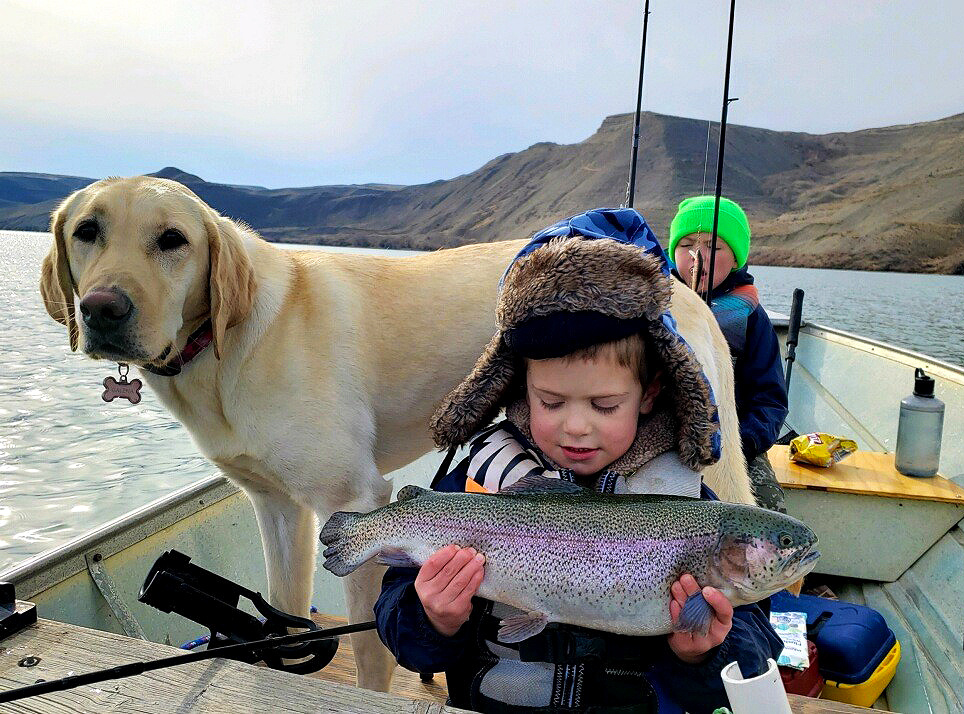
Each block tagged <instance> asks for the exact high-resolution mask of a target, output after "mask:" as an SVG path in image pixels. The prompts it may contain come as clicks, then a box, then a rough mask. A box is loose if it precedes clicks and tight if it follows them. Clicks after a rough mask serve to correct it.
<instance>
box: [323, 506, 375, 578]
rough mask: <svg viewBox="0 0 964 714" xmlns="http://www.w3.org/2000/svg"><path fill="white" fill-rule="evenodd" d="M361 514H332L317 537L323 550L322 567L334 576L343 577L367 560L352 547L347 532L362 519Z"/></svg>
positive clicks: (340, 512)
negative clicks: (323, 559)
mask: <svg viewBox="0 0 964 714" xmlns="http://www.w3.org/2000/svg"><path fill="white" fill-rule="evenodd" d="M362 515H363V514H361V513H352V512H349V511H338V512H337V513H333V514H332V515H331V518H329V519H328V522H327V523H325V525H324V527H323V528H322V529H321V534H320V535H319V536H318V538H319V540H321V542H322V543H323V544H324V545H326V546H328V547H327V548H325V552H324V553H323V555H324V556H325V562H324V567H325V570H328V571H330V572H332V573H334V574H335V575H338V576H344V575H348V573H350V572H352V571H353V570H355V568H357V567H359V566H360V565H361V564H362V563H364V562H365V561H366V560H368V558H365V557H363V553H362V552H360V551H359V550H358V548H356V547H352V544H351V539H350V538H349V534H348V532H347V531H348V530H349V529H351V527H352V526H353V525H355V523H357V522H358V520H359V519H360V518H361V517H362Z"/></svg>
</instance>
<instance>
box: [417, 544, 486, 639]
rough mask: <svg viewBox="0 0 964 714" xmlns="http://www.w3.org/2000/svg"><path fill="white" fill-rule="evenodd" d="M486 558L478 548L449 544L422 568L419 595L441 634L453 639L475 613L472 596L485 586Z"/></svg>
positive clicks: (434, 554) (436, 552)
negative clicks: (483, 579) (483, 583)
mask: <svg viewBox="0 0 964 714" xmlns="http://www.w3.org/2000/svg"><path fill="white" fill-rule="evenodd" d="M483 563H485V556H483V555H482V554H481V553H477V552H476V550H475V548H459V547H458V546H457V545H447V546H445V547H444V548H442V549H441V550H437V551H435V552H434V553H433V554H432V555H431V556H430V557H429V559H428V560H426V561H425V563H424V564H423V565H422V567H421V568H419V571H418V575H417V576H416V578H415V592H416V593H417V594H418V599H419V600H421V601H422V607H424V608H425V614H426V615H428V620H429V622H431V623H432V626H433V627H434V628H435V629H436V630H437V631H438V632H439V634H442V635H445V636H446V637H451V636H452V635H454V634H455V633H456V632H458V630H459V628H460V627H462V625H464V624H465V623H466V621H468V619H469V615H471V614H472V597H473V596H474V595H475V593H476V591H477V590H478V589H479V585H481V584H482V576H483V575H484V574H485V573H484V569H483V567H482V565H483Z"/></svg>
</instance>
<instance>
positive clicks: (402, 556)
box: [375, 550, 421, 568]
mask: <svg viewBox="0 0 964 714" xmlns="http://www.w3.org/2000/svg"><path fill="white" fill-rule="evenodd" d="M375 562H376V563H378V564H379V565H389V566H392V567H395V568H417V567H419V566H420V565H421V563H416V562H415V561H414V560H412V556H410V555H409V554H408V553H406V552H405V551H404V550H383V551H381V552H380V553H379V554H378V555H376V556H375Z"/></svg>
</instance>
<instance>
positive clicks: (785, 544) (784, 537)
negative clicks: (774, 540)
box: [780, 533, 793, 548]
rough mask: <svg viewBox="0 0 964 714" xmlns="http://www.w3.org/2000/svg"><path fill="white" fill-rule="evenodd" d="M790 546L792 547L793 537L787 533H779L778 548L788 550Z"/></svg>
mask: <svg viewBox="0 0 964 714" xmlns="http://www.w3.org/2000/svg"><path fill="white" fill-rule="evenodd" d="M791 545H793V536H791V535H790V534H789V533H781V534H780V547H781V548H789V547H790V546H791Z"/></svg>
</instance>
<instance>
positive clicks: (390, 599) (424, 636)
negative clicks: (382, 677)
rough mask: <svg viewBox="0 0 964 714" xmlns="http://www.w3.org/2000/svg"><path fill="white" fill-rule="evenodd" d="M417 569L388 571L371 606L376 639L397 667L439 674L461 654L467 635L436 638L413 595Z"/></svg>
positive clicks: (414, 593)
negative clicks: (387, 650) (389, 652)
mask: <svg viewBox="0 0 964 714" xmlns="http://www.w3.org/2000/svg"><path fill="white" fill-rule="evenodd" d="M417 574H418V569H417V568H389V569H388V571H387V572H386V573H385V577H384V578H383V580H382V592H381V595H379V597H378V600H377V601H376V602H375V620H376V622H377V623H378V636H379V637H381V639H382V642H384V643H385V646H386V647H388V649H389V650H390V651H391V652H392V654H394V655H395V659H397V660H398V663H399V664H400V665H402V666H403V667H405V669H410V670H412V671H414V672H442V671H444V670H446V669H448V668H449V667H450V666H451V665H452V664H453V663H454V662H456V661H457V660H458V658H459V656H460V655H461V654H462V653H463V652H465V649H466V647H465V646H466V642H467V639H468V637H469V635H468V634H466V633H465V632H463V631H462V630H460V631H459V632H456V633H455V634H454V635H453V636H452V637H446V636H445V635H441V634H439V633H438V632H437V631H436V629H435V628H434V627H432V623H431V622H429V620H428V616H427V615H426V614H425V608H423V607H422V603H421V601H420V600H419V599H418V595H417V594H416V592H415V576H416V575H417Z"/></svg>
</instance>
